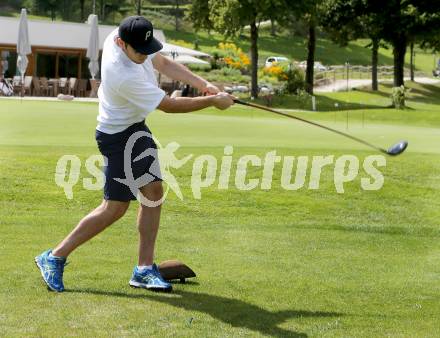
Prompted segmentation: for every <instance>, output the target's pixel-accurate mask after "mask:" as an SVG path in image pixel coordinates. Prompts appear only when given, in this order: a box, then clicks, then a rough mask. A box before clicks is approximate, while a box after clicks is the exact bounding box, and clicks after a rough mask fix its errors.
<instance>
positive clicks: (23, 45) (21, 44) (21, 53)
mask: <svg viewBox="0 0 440 338" xmlns="http://www.w3.org/2000/svg"><path fill="white" fill-rule="evenodd" d="M31 53H32V49H31V45H30V43H29V30H28V23H27V15H26V9H25V8H23V9H22V10H21V15H20V23H19V26H18V40H17V55H18V56H17V68H18V70H19V71H20V74H21V83H22V89H23V86H24V74H25V73H26V68H27V66H28V63H29V61H28V58H27V55H29V54H31Z"/></svg>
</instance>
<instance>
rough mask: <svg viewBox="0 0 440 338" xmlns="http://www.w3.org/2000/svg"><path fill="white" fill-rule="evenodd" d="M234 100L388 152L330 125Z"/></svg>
mask: <svg viewBox="0 0 440 338" xmlns="http://www.w3.org/2000/svg"><path fill="white" fill-rule="evenodd" d="M234 102H235V103H238V104H242V105H244V106H249V107H253V108H257V109H262V110H266V111H268V112H271V113H274V114H278V115H282V116H285V117H289V118H291V119H295V120H298V121H302V122H304V123H307V124H311V125H313V126H316V127H320V128H323V129H327V130H329V131H332V132H334V133H336V134H339V135H342V136H345V137H348V138H349V139H351V140H353V141H356V142H359V143H362V144H363V145H365V146H367V147H370V148H373V149H375V150H378V151H380V152H382V153H385V154H387V155H388V152H387V151H386V150H385V149H382V148H380V147H377V146H375V145H373V144H371V143H368V142H367V141H364V140H361V139H360V138H357V137H355V136H352V135H349V134H346V133H344V132H342V131H339V130H336V129H333V128H330V127H327V126H324V125H322V124H319V123H316V122H313V121H309V120H306V119H303V118H301V117H298V116H295V115H291V114H286V113H283V112H280V111H278V110H275V109H271V108H268V107H264V106H260V105H259V104H255V103H249V102H244V101H241V100H239V99H234Z"/></svg>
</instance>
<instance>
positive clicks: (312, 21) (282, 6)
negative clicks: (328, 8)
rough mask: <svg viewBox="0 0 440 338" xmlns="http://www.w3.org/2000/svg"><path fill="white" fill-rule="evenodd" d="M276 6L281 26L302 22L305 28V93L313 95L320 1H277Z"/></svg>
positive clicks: (320, 11)
mask: <svg viewBox="0 0 440 338" xmlns="http://www.w3.org/2000/svg"><path fill="white" fill-rule="evenodd" d="M277 5H278V6H279V8H278V10H277V13H278V14H277V16H278V20H279V21H280V22H281V23H282V24H284V25H289V22H293V21H302V22H304V24H305V26H306V27H307V61H306V62H307V66H306V91H307V92H308V93H309V94H313V82H314V65H315V50H316V31H317V29H318V27H319V25H320V20H321V16H322V1H318V0H298V1H290V0H283V1H278V2H277Z"/></svg>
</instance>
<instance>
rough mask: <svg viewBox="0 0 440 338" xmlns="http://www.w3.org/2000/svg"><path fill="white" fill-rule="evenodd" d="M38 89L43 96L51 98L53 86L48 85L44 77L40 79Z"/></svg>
mask: <svg viewBox="0 0 440 338" xmlns="http://www.w3.org/2000/svg"><path fill="white" fill-rule="evenodd" d="M40 89H41V93H42V95H44V96H53V85H51V84H49V81H48V80H47V78H46V77H40Z"/></svg>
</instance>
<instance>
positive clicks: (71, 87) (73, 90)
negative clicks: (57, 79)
mask: <svg viewBox="0 0 440 338" xmlns="http://www.w3.org/2000/svg"><path fill="white" fill-rule="evenodd" d="M77 87H78V81H77V79H76V77H71V78H70V79H69V81H68V85H67V95H73V96H77Z"/></svg>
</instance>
